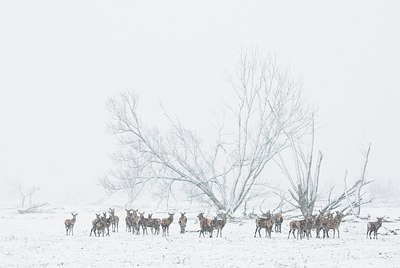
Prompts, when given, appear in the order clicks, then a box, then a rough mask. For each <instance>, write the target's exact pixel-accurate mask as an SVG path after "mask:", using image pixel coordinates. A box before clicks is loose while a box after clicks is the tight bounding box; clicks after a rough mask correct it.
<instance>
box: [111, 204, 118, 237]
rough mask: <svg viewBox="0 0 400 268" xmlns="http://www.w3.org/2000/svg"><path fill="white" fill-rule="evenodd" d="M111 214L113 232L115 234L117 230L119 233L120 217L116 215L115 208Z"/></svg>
mask: <svg viewBox="0 0 400 268" xmlns="http://www.w3.org/2000/svg"><path fill="white" fill-rule="evenodd" d="M109 213H110V218H111V227H112V231H113V232H115V230H117V232H118V223H119V217H118V216H117V215H115V209H114V208H110V210H109Z"/></svg>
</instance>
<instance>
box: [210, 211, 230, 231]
mask: <svg viewBox="0 0 400 268" xmlns="http://www.w3.org/2000/svg"><path fill="white" fill-rule="evenodd" d="M218 218H219V219H218ZM227 220H228V213H221V214H219V215H218V216H217V217H215V218H214V221H213V224H212V225H213V229H214V228H215V229H217V237H218V235H219V237H222V229H224V227H225V224H226V221H227Z"/></svg>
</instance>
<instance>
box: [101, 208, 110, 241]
mask: <svg viewBox="0 0 400 268" xmlns="http://www.w3.org/2000/svg"><path fill="white" fill-rule="evenodd" d="M101 220H102V222H103V224H104V228H105V229H107V234H106V236H110V225H111V222H112V219H111V216H110V217H109V218H107V213H106V212H103V217H101Z"/></svg>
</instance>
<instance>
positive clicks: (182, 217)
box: [178, 212, 187, 234]
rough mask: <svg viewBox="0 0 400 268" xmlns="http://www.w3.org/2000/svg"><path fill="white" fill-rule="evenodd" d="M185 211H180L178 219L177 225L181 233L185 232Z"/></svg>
mask: <svg viewBox="0 0 400 268" xmlns="http://www.w3.org/2000/svg"><path fill="white" fill-rule="evenodd" d="M185 214H186V212H183V213H182V212H181V216H180V218H179V220H178V223H179V226H180V227H181V234H184V233H185V229H186V223H187V218H186V216H185Z"/></svg>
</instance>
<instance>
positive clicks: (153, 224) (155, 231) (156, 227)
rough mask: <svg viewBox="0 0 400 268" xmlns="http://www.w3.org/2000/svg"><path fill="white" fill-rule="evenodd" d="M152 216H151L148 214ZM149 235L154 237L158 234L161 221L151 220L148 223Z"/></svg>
mask: <svg viewBox="0 0 400 268" xmlns="http://www.w3.org/2000/svg"><path fill="white" fill-rule="evenodd" d="M150 215H152V214H150ZM149 224H150V227H151V233H152V234H154V235H158V234H160V226H161V219H157V218H151V221H150V223H149Z"/></svg>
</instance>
